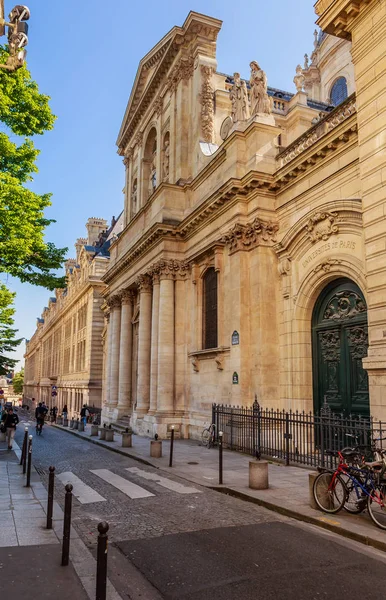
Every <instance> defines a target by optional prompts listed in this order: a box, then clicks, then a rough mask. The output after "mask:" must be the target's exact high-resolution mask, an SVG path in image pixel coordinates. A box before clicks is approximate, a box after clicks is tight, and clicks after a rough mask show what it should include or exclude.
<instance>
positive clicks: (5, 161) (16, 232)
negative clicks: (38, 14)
mask: <svg viewBox="0 0 386 600" xmlns="http://www.w3.org/2000/svg"><path fill="white" fill-rule="evenodd" d="M7 56H8V53H7V49H6V47H2V46H0V63H3V62H5V61H6V59H7ZM48 101H49V97H48V96H46V95H44V94H41V93H40V92H39V89H38V86H37V84H36V82H35V81H33V80H32V79H31V75H30V73H29V71H28V70H27V68H26V67H25V66H24V67H22V68H20V69H18V70H17V71H14V72H10V71H5V70H2V69H0V122H1V123H3V125H4V128H5V131H3V132H1V133H0V272H3V273H9V274H10V275H12V276H13V277H17V278H19V279H20V280H21V281H23V282H24V281H25V282H28V283H32V284H34V285H41V286H43V287H46V288H48V289H51V290H52V289H54V288H59V287H64V286H65V278H64V277H58V276H57V275H56V273H55V271H56V270H57V269H59V268H60V267H61V266H62V264H63V260H64V257H65V253H66V252H67V248H62V249H58V248H56V247H55V245H54V244H53V243H52V242H46V241H45V239H44V232H45V229H46V227H47V226H48V225H49V224H50V223H53V222H54V221H53V220H52V219H46V218H45V217H44V210H45V209H46V208H47V207H48V206H50V205H51V200H50V198H51V195H50V194H42V195H39V194H36V193H35V192H32V191H31V190H30V189H28V187H26V185H25V184H26V183H27V182H28V181H31V180H32V174H33V173H36V172H37V167H36V158H37V156H38V154H39V151H38V150H37V149H36V148H35V147H34V144H33V141H32V140H31V139H30V136H33V135H42V134H43V133H44V132H45V131H48V130H50V129H52V128H53V124H54V121H55V116H54V115H53V114H52V112H51V109H50V106H49V103H48ZM8 132H10V133H12V134H15V135H16V136H19V138H20V140H19V141H20V143H19V144H17V143H15V142H13V141H11V139H10V137H9V135H8Z"/></svg>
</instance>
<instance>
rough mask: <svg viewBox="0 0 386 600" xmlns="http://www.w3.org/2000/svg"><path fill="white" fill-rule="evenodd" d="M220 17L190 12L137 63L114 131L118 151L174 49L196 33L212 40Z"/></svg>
mask: <svg viewBox="0 0 386 600" xmlns="http://www.w3.org/2000/svg"><path fill="white" fill-rule="evenodd" d="M221 24H222V23H221V21H219V20H218V19H214V18H212V17H207V16H205V15H201V14H199V13H195V12H190V13H189V15H188V17H187V19H186V21H185V23H184V24H183V26H182V27H178V26H176V27H173V28H172V29H171V30H170V31H169V33H167V34H166V35H165V37H163V38H162V39H161V40H160V41H159V42H158V44H156V45H155V46H154V47H153V48H152V49H151V50H150V52H148V54H146V56H144V57H143V58H142V60H141V61H140V63H139V66H138V70H137V75H136V77H135V80H134V84H133V88H132V91H131V94H130V98H129V102H128V104H127V108H126V111H125V116H124V118H123V122H122V126H121V129H120V132H119V135H118V140H117V145H118V148H119V150H118V151H119V154H121V155H123V154H124V148H125V147H126V145H127V143H128V141H129V139H130V137H131V135H132V133H133V131H134V130H135V127H136V126H137V124H138V121H139V120H140V119H141V116H142V114H143V112H144V110H146V108H147V106H148V105H149V104H150V102H151V101H152V100H153V99H154V96H155V95H156V93H157V90H158V88H159V87H160V85H161V84H162V81H163V80H164V79H165V77H166V75H167V72H168V70H169V69H170V67H171V66H172V64H173V62H174V60H175V59H176V57H177V55H178V53H179V52H180V51H181V49H182V48H183V47H184V45H186V44H187V43H189V41H190V40H191V39H192V38H193V37H195V36H197V35H200V34H201V35H205V36H208V37H210V38H211V39H213V40H214V41H215V39H216V37H217V34H218V32H219V31H220V28H221Z"/></svg>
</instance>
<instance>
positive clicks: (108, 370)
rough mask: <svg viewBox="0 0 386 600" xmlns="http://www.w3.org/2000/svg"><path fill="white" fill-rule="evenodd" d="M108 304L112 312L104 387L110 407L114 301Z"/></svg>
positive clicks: (109, 324) (108, 326) (109, 318)
mask: <svg viewBox="0 0 386 600" xmlns="http://www.w3.org/2000/svg"><path fill="white" fill-rule="evenodd" d="M108 305H109V307H110V312H109V313H108V317H107V336H106V337H107V351H106V367H105V374H106V381H105V388H104V403H105V405H106V407H107V408H108V407H109V406H110V389H111V349H112V334H113V318H112V303H111V301H110V300H109V301H108Z"/></svg>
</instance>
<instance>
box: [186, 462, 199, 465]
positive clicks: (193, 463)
mask: <svg viewBox="0 0 386 600" xmlns="http://www.w3.org/2000/svg"><path fill="white" fill-rule="evenodd" d="M188 465H198V462H188Z"/></svg>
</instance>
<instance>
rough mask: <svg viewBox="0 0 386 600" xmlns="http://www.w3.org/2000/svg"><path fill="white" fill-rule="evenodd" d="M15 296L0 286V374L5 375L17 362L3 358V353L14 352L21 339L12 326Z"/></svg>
mask: <svg viewBox="0 0 386 600" xmlns="http://www.w3.org/2000/svg"><path fill="white" fill-rule="evenodd" d="M14 298H15V294H14V293H13V292H10V291H9V290H8V288H7V287H6V286H5V285H4V284H0V374H1V375H6V374H7V373H8V371H10V370H12V369H13V367H14V366H15V365H16V363H17V362H18V361H17V360H14V359H12V358H9V357H7V356H5V353H8V352H14V351H15V350H16V348H17V347H18V346H19V344H20V343H21V342H22V340H23V338H19V339H17V338H16V333H17V329H14V328H13V327H12V326H13V324H14V320H13V315H14V314H15V308H14V306H13V301H14Z"/></svg>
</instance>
